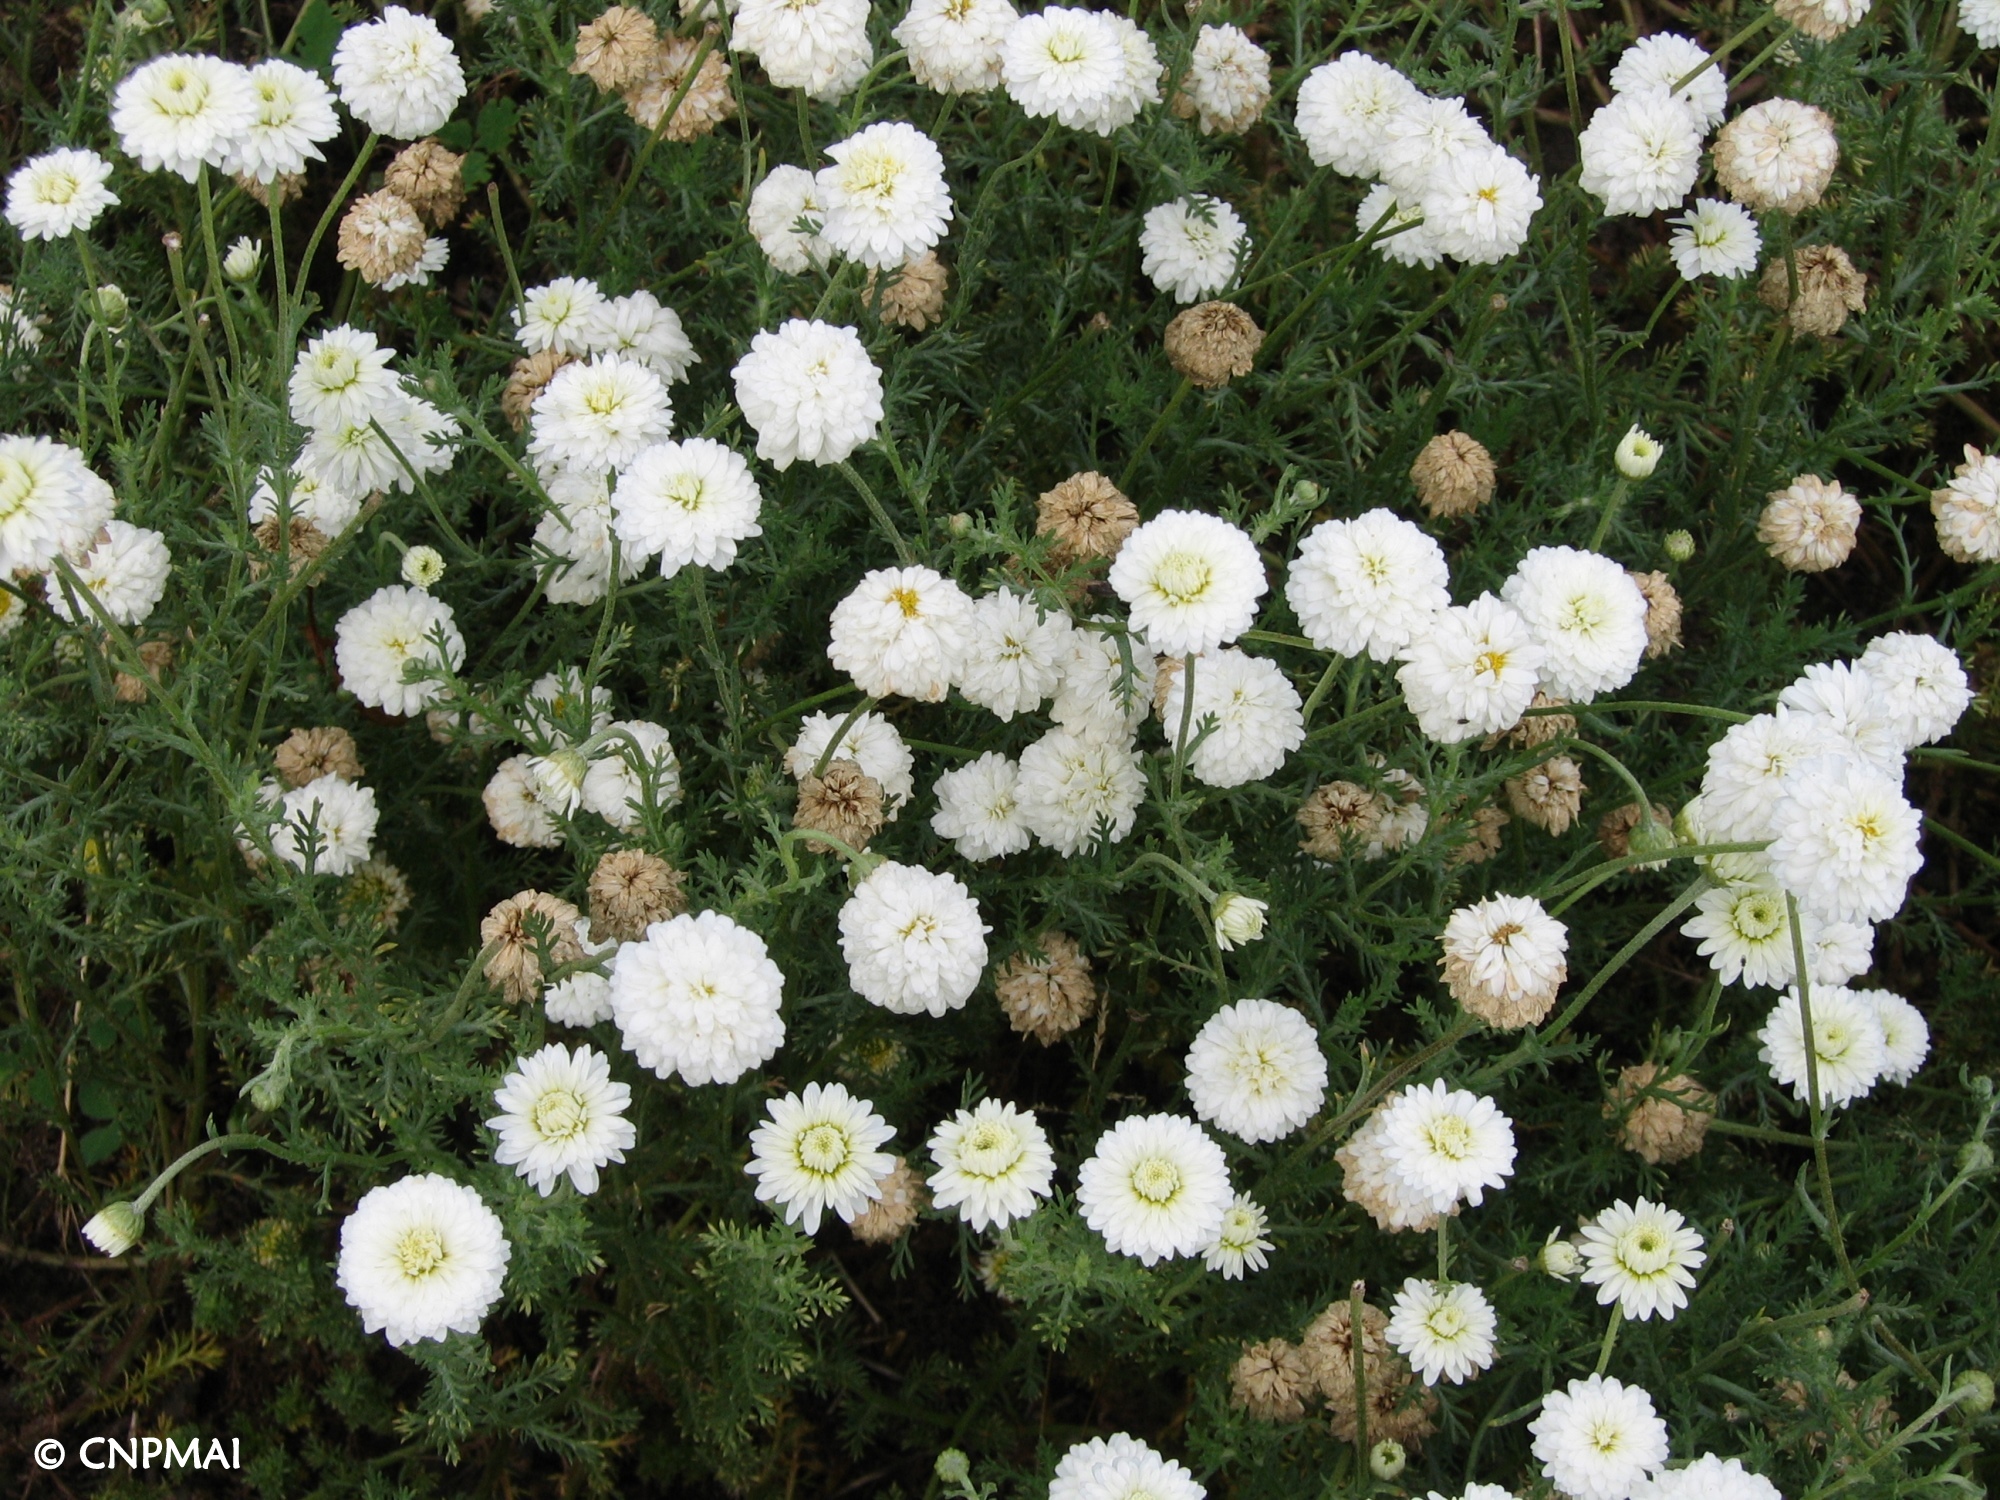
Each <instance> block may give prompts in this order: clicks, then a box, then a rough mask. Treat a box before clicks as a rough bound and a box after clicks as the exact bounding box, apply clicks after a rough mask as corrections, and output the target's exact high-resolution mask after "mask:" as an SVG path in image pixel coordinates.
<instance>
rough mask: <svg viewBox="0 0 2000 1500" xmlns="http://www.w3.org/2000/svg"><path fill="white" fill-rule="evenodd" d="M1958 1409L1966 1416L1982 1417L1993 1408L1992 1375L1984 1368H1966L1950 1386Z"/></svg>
mask: <svg viewBox="0 0 2000 1500" xmlns="http://www.w3.org/2000/svg"><path fill="white" fill-rule="evenodd" d="M1952 1394H1953V1395H1954V1396H1956V1397H1958V1409H1959V1410H1960V1411H1962V1412H1964V1413H1966V1414H1967V1415H1968V1416H1974V1417H1983V1416H1985V1415H1986V1414H1987V1413H1988V1412H1989V1411H1991V1410H1993V1377H1992V1376H1991V1375H1988V1374H1987V1373H1986V1372H1985V1371H1984V1370H1967V1371H1966V1372H1965V1373H1964V1374H1963V1375H1961V1376H1959V1377H1958V1384H1957V1385H1955V1386H1953V1387H1952Z"/></svg>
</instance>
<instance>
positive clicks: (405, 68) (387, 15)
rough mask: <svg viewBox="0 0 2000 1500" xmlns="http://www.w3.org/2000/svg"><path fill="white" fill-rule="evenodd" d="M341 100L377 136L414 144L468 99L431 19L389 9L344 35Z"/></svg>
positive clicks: (337, 54)
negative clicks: (464, 99) (459, 103)
mask: <svg viewBox="0 0 2000 1500" xmlns="http://www.w3.org/2000/svg"><path fill="white" fill-rule="evenodd" d="M333 83H334V87H335V88H337V89H339V90H340V102H341V103H342V104H345V105H346V106H347V107H348V109H349V110H351V111H352V112H353V114H354V117H355V118H356V119H357V120H359V121H360V122H361V123H362V124H363V125H366V126H367V127H368V128H369V129H370V130H372V131H374V132H375V133H376V134H378V135H386V136H393V137H394V138H395V139H397V140H399V141H413V140H416V139H417V138H418V137H419V136H426V135H430V134H432V133H433V132H435V131H437V130H440V129H442V128H443V126H444V122H445V121H446V120H449V119H450V118H451V112H452V111H453V110H454V109H456V108H457V107H458V101H459V100H460V99H462V98H463V97H464V96H465V70H464V69H463V68H461V67H460V66H459V63H458V54H457V53H456V52H455V51H453V50H452V45H451V39H450V38H449V37H447V36H446V35H445V34H444V33H443V32H442V31H440V30H439V29H438V24H437V22H435V21H433V20H432V19H431V18H430V17H429V16H419V15H412V14H411V13H410V12H409V11H407V10H404V9H403V7H402V6H400V5H386V6H384V7H383V8H382V14H381V16H380V17H379V18H378V19H376V20H373V21H369V22H366V23H364V24H362V25H360V26H350V27H348V28H347V30H345V31H343V32H342V33H341V34H340V45H339V46H337V47H335V48H334V49H333Z"/></svg>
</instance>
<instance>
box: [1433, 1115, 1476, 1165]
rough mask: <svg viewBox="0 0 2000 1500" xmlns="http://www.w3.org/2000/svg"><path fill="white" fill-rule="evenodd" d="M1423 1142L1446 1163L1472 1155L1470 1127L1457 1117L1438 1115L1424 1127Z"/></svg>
mask: <svg viewBox="0 0 2000 1500" xmlns="http://www.w3.org/2000/svg"><path fill="white" fill-rule="evenodd" d="M1424 1140H1425V1142H1426V1143H1428V1144H1429V1146H1430V1148H1431V1150H1432V1151H1433V1152H1435V1153H1436V1154H1437V1155H1439V1156H1442V1157H1444V1158H1445V1159H1446V1160H1448V1161H1462V1160H1464V1159H1465V1158H1466V1157H1467V1156H1469V1155H1471V1154H1472V1127H1471V1126H1470V1125H1468V1124H1466V1123H1465V1121H1464V1120H1462V1119H1460V1118H1459V1117H1458V1116H1457V1115H1449V1114H1447V1115H1439V1116H1438V1117H1437V1118H1436V1119H1434V1120H1432V1121H1431V1122H1430V1123H1429V1124H1427V1125H1425V1126H1424Z"/></svg>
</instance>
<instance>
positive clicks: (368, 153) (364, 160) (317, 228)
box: [274, 130, 382, 302]
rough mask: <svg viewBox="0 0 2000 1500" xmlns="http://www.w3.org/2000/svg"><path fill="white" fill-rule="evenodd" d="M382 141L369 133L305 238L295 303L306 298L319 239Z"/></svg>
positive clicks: (295, 280) (295, 283) (294, 280)
mask: <svg viewBox="0 0 2000 1500" xmlns="http://www.w3.org/2000/svg"><path fill="white" fill-rule="evenodd" d="M381 141H382V137H380V136H379V135H377V134H375V132H374V131H372V130H371V131H369V132H368V139H367V140H365V141H363V142H362V143H361V149H360V150H359V151H357V152H355V154H354V165H353V166H351V167H349V168H348V169H347V176H345V177H344V178H342V179H341V183H340V187H339V189H338V190H337V191H336V192H335V193H334V195H333V197H332V198H330V199H328V200H327V205H326V211H325V212H324V213H322V214H321V215H320V216H319V222H318V223H317V224H315V225H314V226H313V232H312V236H311V238H309V239H308V240H307V241H306V249H305V254H303V255H301V256H300V257H299V273H298V275H296V276H294V277H293V278H292V300H293V301H294V302H298V301H301V300H303V299H304V297H305V293H306V276H307V275H308V273H310V272H311V270H312V263H313V257H314V256H315V255H317V254H319V242H320V241H321V240H323V239H325V238H326V232H327V230H328V229H330V228H332V227H333V221H334V217H335V215H337V214H338V213H339V212H340V210H341V209H342V207H344V206H345V205H346V203H347V195H348V194H349V193H351V192H353V191H354V184H355V183H357V182H359V181H360V180H361V174H362V173H363V172H365V171H367V170H368V160H369V158H370V157H372V156H373V155H374V154H375V148H376V146H378V145H380V144H381ZM274 186H275V184H274Z"/></svg>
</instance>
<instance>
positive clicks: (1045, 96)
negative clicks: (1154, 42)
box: [1000, 5, 1125, 135]
mask: <svg viewBox="0 0 2000 1500" xmlns="http://www.w3.org/2000/svg"><path fill="white" fill-rule="evenodd" d="M1110 20H1111V18H1110V17H1109V16H1107V15H1105V14H1103V13H1101V12H1098V11H1093V10H1081V9H1077V8H1074V7H1071V6H1062V5H1051V6H1047V7H1045V8H1043V9H1042V10H1041V11H1039V12H1037V13H1036V14H1034V15H1029V16H1023V17H1021V19H1020V20H1018V21H1016V22H1015V23H1014V24H1013V25H1012V26H1010V27H1008V28H1007V34H1006V36H1005V38H1004V39H1003V40H1002V41H1001V44H1000V76H1001V80H1002V82H1003V83H1004V84H1005V86H1006V89H1007V95H1008V97H1009V98H1011V99H1012V100H1013V101H1014V102H1015V103H1016V104H1018V105H1020V106H1021V108H1022V110H1023V111H1024V112H1026V114H1027V115H1028V117H1029V118H1030V119H1036V120H1040V119H1046V118H1047V117H1048V116H1050V115H1053V116H1055V118H1056V120H1057V121H1058V122H1059V123H1060V124H1062V125H1064V126H1067V127H1068V128H1069V129H1071V130H1099V133H1101V134H1105V135H1109V134H1110V130H1109V129H1102V130H1100V125H1101V122H1102V121H1104V120H1105V119H1106V118H1107V117H1108V116H1109V115H1110V113H1111V112H1112V110H1114V109H1115V108H1116V104H1117V100H1118V96H1119V94H1120V93H1121V92H1122V91H1123V89H1124V86H1125V47H1124V39H1123V37H1122V36H1121V35H1120V33H1119V32H1118V31H1117V30H1116V29H1114V28H1113V27H1112V26H1111V25H1110V24H1109V23H1110Z"/></svg>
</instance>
